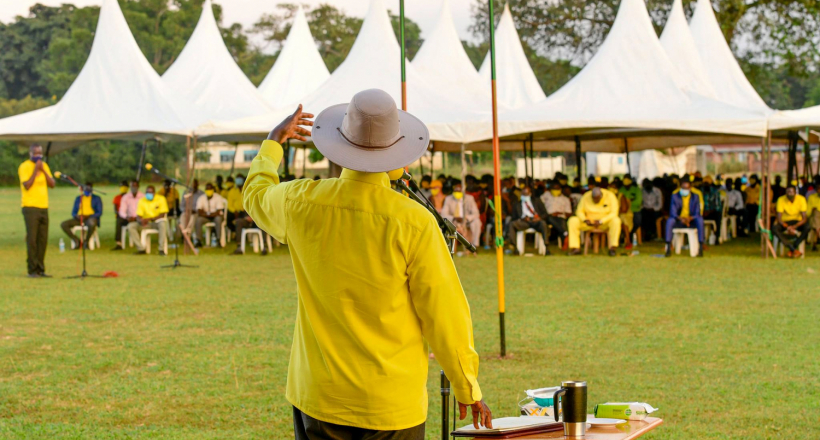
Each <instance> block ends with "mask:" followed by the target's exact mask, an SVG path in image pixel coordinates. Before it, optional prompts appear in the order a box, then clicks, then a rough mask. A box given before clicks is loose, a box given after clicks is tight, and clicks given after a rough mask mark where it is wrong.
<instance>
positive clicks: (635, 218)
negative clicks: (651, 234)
mask: <svg viewBox="0 0 820 440" xmlns="http://www.w3.org/2000/svg"><path fill="white" fill-rule="evenodd" d="M642 224H643V215H641V211H637V212H633V213H632V230H631V231H629V235H630V237H629V238H628V239H629V240H632V238H631V237H632V234H634V233H635V231H637V230H638V228H640V227H641V225H642ZM641 231H642V232H643V229H642V230H641Z"/></svg>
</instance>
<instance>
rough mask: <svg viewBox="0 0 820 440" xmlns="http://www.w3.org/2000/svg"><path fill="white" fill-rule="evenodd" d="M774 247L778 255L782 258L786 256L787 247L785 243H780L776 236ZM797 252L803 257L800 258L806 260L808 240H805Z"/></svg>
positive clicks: (773, 242)
mask: <svg viewBox="0 0 820 440" xmlns="http://www.w3.org/2000/svg"><path fill="white" fill-rule="evenodd" d="M788 235H791V236H795V235H794V234H788ZM772 245H773V246H774V248H775V250H776V251H777V254H778V255H780V256H781V257H782V256H783V255H785V253H786V245H784V244H783V243H781V242H780V239H779V238H777V235H775V236H774V240H773V241H772ZM797 250H799V251H800V253H801V254H802V255H800V258H806V240H803V242H802V243H800V246H799V247H798V248H797Z"/></svg>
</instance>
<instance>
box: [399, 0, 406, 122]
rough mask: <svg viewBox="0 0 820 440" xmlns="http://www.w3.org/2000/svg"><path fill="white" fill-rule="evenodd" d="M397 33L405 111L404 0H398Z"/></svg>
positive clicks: (402, 97) (402, 100) (402, 106)
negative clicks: (399, 42) (398, 28)
mask: <svg viewBox="0 0 820 440" xmlns="http://www.w3.org/2000/svg"><path fill="white" fill-rule="evenodd" d="M399 27H400V28H401V29H400V30H399V33H400V34H401V109H402V110H404V111H407V73H406V71H405V67H404V63H405V55H404V0H399Z"/></svg>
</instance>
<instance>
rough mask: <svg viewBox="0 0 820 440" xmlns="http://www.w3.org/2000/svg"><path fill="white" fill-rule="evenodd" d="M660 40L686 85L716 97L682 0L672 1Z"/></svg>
mask: <svg viewBox="0 0 820 440" xmlns="http://www.w3.org/2000/svg"><path fill="white" fill-rule="evenodd" d="M660 40H661V46H663V49H664V51H666V55H668V56H669V59H670V60H671V61H672V64H674V65H675V67H677V68H678V73H679V74H680V77H681V78H682V79H683V80H684V84H685V85H686V87H687V88H688V89H689V90H692V91H694V92H696V93H698V94H700V95H703V96H708V97H710V98H714V97H715V96H716V95H715V90H714V89H713V88H712V83H711V82H710V81H709V76H708V75H707V74H706V69H705V68H704V66H703V61H702V60H701V59H700V54H699V53H698V48H697V46H696V45H695V40H694V38H692V32H691V31H690V30H689V24H688V23H687V22H686V15H685V14H684V13H683V2H682V1H681V0H674V2H673V3H672V11H671V12H670V13H669V18H668V19H667V20H666V26H664V28H663V33H661V38H660Z"/></svg>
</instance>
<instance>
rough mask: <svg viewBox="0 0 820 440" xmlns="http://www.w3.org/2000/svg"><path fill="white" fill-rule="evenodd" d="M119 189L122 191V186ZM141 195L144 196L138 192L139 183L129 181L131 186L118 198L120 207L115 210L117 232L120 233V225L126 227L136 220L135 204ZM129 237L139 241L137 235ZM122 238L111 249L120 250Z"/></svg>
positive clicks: (122, 246)
mask: <svg viewBox="0 0 820 440" xmlns="http://www.w3.org/2000/svg"><path fill="white" fill-rule="evenodd" d="M120 191H122V188H120ZM143 197H145V195H144V194H143V193H142V192H140V183H139V182H138V181H136V180H133V181H131V187H130V189H129V191H128V192H127V193H125V194H124V195H123V196H122V198H121V199H120V207H119V209H118V210H117V216H118V218H117V223H118V227H117V234H121V232H120V231H122V225H126V227H127V226H128V224H129V223H131V222H135V221H137V205H138V204H139V201H140V199H142V198H143ZM126 229H127V228H126ZM131 238H132V240H131V241H139V236H137V237H134V236H132V237H131ZM123 240H124V238H123V237H120V239H119V241H118V242H117V246H116V247H115V248H114V249H113V250H115V251H120V250H122V249H123V248H124V247H125V243H123Z"/></svg>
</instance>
